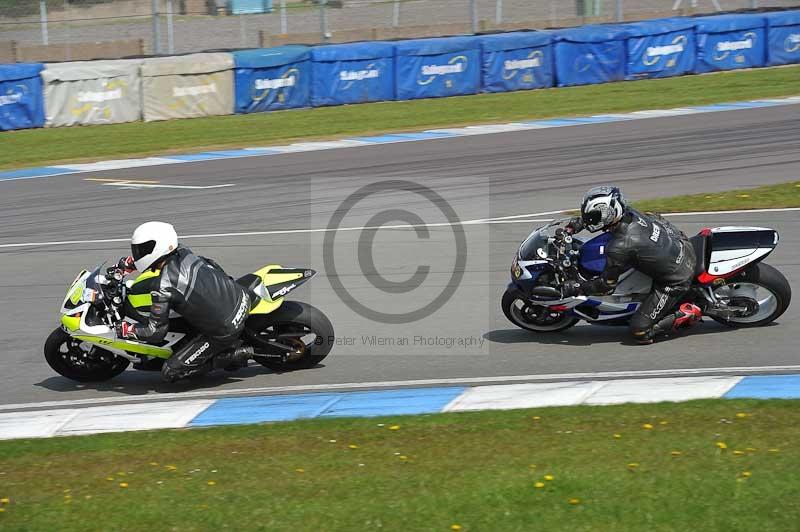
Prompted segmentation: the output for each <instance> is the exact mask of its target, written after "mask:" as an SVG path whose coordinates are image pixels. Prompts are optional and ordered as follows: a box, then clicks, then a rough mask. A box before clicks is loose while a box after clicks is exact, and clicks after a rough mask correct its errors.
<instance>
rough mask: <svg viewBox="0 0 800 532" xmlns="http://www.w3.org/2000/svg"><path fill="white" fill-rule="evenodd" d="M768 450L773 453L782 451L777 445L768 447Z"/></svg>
mask: <svg viewBox="0 0 800 532" xmlns="http://www.w3.org/2000/svg"><path fill="white" fill-rule="evenodd" d="M767 451H769V452H771V453H779V452H781V450H780V449H778V448H777V447H773V448H772V449H767Z"/></svg>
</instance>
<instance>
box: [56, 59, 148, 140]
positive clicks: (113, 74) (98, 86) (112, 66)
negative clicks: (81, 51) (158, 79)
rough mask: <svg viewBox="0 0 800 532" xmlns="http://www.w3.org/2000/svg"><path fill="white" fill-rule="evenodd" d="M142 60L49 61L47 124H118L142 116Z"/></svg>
mask: <svg viewBox="0 0 800 532" xmlns="http://www.w3.org/2000/svg"><path fill="white" fill-rule="evenodd" d="M140 65H141V61H140V60H132V59H120V60H116V61H75V62H71V63H49V64H47V65H45V69H44V70H43V71H42V79H43V80H44V102H45V117H46V125H47V126H50V127H61V126H78V125H81V126H83V125H97V124H116V123H120V122H133V121H136V120H140V119H141V117H142V110H141V88H140V87H141V78H140V77H139V67H140Z"/></svg>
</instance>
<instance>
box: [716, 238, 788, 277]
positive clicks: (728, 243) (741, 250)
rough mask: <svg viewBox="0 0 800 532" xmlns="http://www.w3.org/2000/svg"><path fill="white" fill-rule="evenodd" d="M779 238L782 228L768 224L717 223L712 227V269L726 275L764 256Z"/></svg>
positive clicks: (770, 251)
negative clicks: (773, 227) (727, 225)
mask: <svg viewBox="0 0 800 532" xmlns="http://www.w3.org/2000/svg"><path fill="white" fill-rule="evenodd" d="M778 240H779V237H778V232H777V231H775V230H774V229H768V228H765V227H737V226H730V227H715V228H713V229H711V258H710V260H709V265H708V273H709V274H711V275H714V276H723V275H727V274H730V273H732V272H735V271H736V270H739V269H741V268H743V267H745V266H747V265H748V264H751V263H753V262H756V261H760V260H763V259H764V258H765V257H766V256H767V255H769V254H770V253H772V251H773V250H774V249H775V247H776V246H777V245H778Z"/></svg>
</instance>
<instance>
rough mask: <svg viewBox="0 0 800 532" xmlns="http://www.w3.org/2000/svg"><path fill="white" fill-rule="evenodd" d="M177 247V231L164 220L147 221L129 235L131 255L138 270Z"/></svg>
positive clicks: (143, 268)
mask: <svg viewBox="0 0 800 532" xmlns="http://www.w3.org/2000/svg"><path fill="white" fill-rule="evenodd" d="M176 249H178V233H176V232H175V228H174V227H172V226H171V225H170V224H168V223H164V222H147V223H143V224H142V225H140V226H139V227H137V228H136V231H134V232H133V236H132V237H131V255H132V256H133V263H134V265H135V266H136V269H137V270H138V271H140V272H143V271H145V270H146V269H148V268H150V267H151V266H152V265H153V264H154V263H156V262H158V260H159V259H162V258H164V257H166V256H167V255H169V254H170V253H172V252H173V251H175V250H176Z"/></svg>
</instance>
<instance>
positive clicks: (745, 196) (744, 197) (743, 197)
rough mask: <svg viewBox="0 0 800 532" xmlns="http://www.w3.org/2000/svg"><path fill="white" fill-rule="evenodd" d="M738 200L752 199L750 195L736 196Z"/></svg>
mask: <svg viewBox="0 0 800 532" xmlns="http://www.w3.org/2000/svg"><path fill="white" fill-rule="evenodd" d="M736 197H737V198H742V199H747V198H749V197H750V194H739V195H737V196H736Z"/></svg>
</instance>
